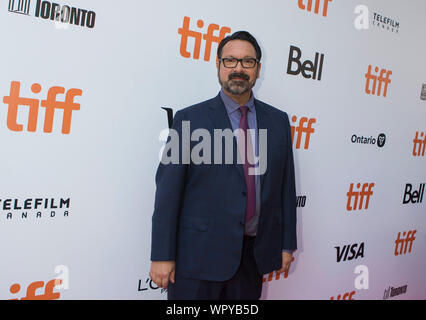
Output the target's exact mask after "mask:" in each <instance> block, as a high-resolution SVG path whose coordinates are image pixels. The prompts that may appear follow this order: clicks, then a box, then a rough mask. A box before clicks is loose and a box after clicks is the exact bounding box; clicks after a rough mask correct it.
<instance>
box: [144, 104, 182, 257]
mask: <svg viewBox="0 0 426 320" xmlns="http://www.w3.org/2000/svg"><path fill="white" fill-rule="evenodd" d="M182 121H183V115H182V112H180V111H178V112H176V114H175V117H174V119H173V126H172V129H174V130H175V132H176V133H177V136H176V135H175V138H176V137H178V138H179V139H178V141H179V144H178V146H179V148H178V150H179V151H178V152H179V157H178V158H179V161H178V163H177V164H176V163H173V162H171V163H169V164H163V163H162V161H161V162H160V164H159V165H158V169H157V173H156V175H155V183H156V192H155V203H154V213H153V215H152V234H151V261H172V260H175V256H176V233H177V227H178V218H179V213H180V208H181V202H182V197H183V193H184V188H185V172H186V167H187V165H185V164H182V155H180V152H181V143H182ZM171 137H172V136H171V135H169V138H168V141H167V143H169V142H170V141H171V139H173V138H171ZM175 142H176V141H175ZM167 149H168V148H167V147H166V148H165V149H164V152H163V156H162V158H163V159H164V156H165V154H166V152H167V151H168V150H167Z"/></svg>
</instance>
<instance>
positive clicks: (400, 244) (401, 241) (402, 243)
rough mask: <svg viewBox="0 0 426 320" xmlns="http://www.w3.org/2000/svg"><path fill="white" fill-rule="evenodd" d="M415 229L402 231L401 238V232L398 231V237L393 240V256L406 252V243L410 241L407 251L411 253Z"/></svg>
mask: <svg viewBox="0 0 426 320" xmlns="http://www.w3.org/2000/svg"><path fill="white" fill-rule="evenodd" d="M416 232H417V230H413V231H408V232H405V231H404V232H403V233H402V238H401V232H398V237H397V238H396V240H395V252H394V254H395V256H398V255H401V254H406V253H407V248H408V243H410V247H409V248H408V253H411V249H412V247H413V242H414V240H416V237H414V235H415V234H416ZM398 249H399V250H398Z"/></svg>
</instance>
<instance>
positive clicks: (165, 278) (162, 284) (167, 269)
mask: <svg viewBox="0 0 426 320" xmlns="http://www.w3.org/2000/svg"><path fill="white" fill-rule="evenodd" d="M149 276H150V277H151V279H152V281H154V283H155V284H156V285H157V286H158V287H159V288H163V289H167V288H168V286H169V280H170V281H171V283H175V262H174V261H152V262H151V270H150V271H149Z"/></svg>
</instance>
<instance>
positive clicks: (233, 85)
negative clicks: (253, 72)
mask: <svg viewBox="0 0 426 320" xmlns="http://www.w3.org/2000/svg"><path fill="white" fill-rule="evenodd" d="M219 83H220V85H221V87H222V88H223V89H224V90H225V91H227V92H229V93H231V94H233V95H236V96H239V95H242V94H244V93H246V92H248V91H250V90H251V89H252V88H253V87H254V85H255V83H256V81H254V83H253V84H251V83H250V82H248V81H237V80H228V81H225V82H222V81H221V80H220V79H219Z"/></svg>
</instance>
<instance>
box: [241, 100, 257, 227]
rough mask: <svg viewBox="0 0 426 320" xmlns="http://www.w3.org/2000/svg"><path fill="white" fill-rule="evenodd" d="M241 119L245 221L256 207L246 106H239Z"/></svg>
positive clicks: (252, 215) (251, 215) (252, 214)
mask: <svg viewBox="0 0 426 320" xmlns="http://www.w3.org/2000/svg"><path fill="white" fill-rule="evenodd" d="M240 110H241V119H240V129H242V131H243V132H244V137H245V139H244V141H241V140H240V139H241V138H242V137H240V139H239V141H241V142H242V143H244V149H241V151H242V150H245V152H244V156H242V158H243V161H244V162H243V169H244V177H245V180H246V186H247V201H246V218H245V219H246V222H247V221H249V220H250V219H251V218H253V217H254V212H255V208H256V187H255V178H254V174H253V173H254V172H252V174H251V175H249V168H250V167H251V168H253V169H252V170H251V171H253V170H254V166H253V163H254V160H253V159H254V157H253V147H252V142H251V136H250V133H249V132H248V131H247V129H248V121H247V111H248V107H246V106H241V107H240Z"/></svg>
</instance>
